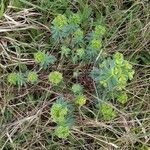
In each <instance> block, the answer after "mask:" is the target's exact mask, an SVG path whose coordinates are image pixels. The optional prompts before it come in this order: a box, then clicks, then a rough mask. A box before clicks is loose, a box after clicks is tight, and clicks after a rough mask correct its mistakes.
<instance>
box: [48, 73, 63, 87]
mask: <svg viewBox="0 0 150 150" xmlns="http://www.w3.org/2000/svg"><path fill="white" fill-rule="evenodd" d="M48 79H49V81H50V82H51V83H52V84H54V85H57V84H59V83H60V82H61V81H62V79H63V76H62V73H60V72H58V71H53V72H51V73H50V74H49V76H48Z"/></svg>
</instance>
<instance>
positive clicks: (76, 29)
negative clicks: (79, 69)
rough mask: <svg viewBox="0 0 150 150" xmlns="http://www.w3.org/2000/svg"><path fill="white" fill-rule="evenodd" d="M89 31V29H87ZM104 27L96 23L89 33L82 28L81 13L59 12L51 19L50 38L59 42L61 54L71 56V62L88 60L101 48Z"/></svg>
mask: <svg viewBox="0 0 150 150" xmlns="http://www.w3.org/2000/svg"><path fill="white" fill-rule="evenodd" d="M89 31H91V30H89ZM105 32H106V29H105V27H104V26H102V25H96V26H95V29H94V30H92V31H91V32H90V33H88V32H87V31H84V28H82V16H81V14H79V13H78V12H77V13H72V12H70V15H68V16H66V15H65V14H63V15H62V14H59V15H58V16H56V17H55V18H54V20H53V21H52V38H53V39H54V41H55V42H54V43H56V41H57V42H58V43H59V44H60V45H59V46H60V48H59V50H60V51H61V55H62V56H65V57H66V58H71V59H72V63H74V64H75V63H77V62H81V61H86V60H88V61H89V58H90V59H93V58H94V57H96V56H97V54H98V53H99V52H100V51H101V48H102V38H103V35H104V34H105Z"/></svg>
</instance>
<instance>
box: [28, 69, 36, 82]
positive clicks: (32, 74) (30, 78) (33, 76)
mask: <svg viewBox="0 0 150 150" xmlns="http://www.w3.org/2000/svg"><path fill="white" fill-rule="evenodd" d="M37 80H38V75H37V73H36V72H35V71H30V72H29V73H28V76H27V81H28V82H31V83H35V82H37Z"/></svg>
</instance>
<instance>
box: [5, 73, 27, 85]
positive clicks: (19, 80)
mask: <svg viewBox="0 0 150 150" xmlns="http://www.w3.org/2000/svg"><path fill="white" fill-rule="evenodd" d="M7 81H8V82H9V83H10V84H12V85H20V86H22V85H23V84H25V78H24V74H23V73H19V72H18V73H16V72H13V73H10V74H8V76H7Z"/></svg>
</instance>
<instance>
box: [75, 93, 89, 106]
mask: <svg viewBox="0 0 150 150" xmlns="http://www.w3.org/2000/svg"><path fill="white" fill-rule="evenodd" d="M86 99H87V98H86V96H85V95H83V94H82V95H77V96H76V97H75V103H76V104H77V105H79V106H83V105H84V104H85V103H86Z"/></svg>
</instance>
